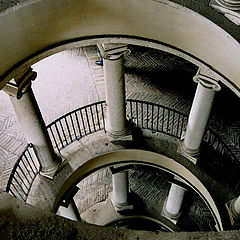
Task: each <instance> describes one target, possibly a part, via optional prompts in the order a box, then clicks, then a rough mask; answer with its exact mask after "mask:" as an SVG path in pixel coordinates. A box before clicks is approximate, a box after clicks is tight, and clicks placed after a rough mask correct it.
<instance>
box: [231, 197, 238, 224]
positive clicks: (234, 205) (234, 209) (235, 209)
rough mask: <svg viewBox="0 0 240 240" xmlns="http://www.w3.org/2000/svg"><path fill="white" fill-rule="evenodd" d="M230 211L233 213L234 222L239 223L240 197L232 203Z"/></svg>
mask: <svg viewBox="0 0 240 240" xmlns="http://www.w3.org/2000/svg"><path fill="white" fill-rule="evenodd" d="M230 211H231V212H232V216H233V220H234V221H237V223H239V221H240V196H239V197H238V198H235V199H233V200H232V201H231V203H230Z"/></svg>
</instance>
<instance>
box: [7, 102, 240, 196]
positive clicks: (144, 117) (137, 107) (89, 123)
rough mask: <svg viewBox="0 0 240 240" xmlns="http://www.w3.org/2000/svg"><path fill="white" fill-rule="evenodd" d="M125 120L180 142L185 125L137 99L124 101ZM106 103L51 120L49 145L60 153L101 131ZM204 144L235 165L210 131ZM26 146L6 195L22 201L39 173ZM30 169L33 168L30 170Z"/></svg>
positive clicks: (174, 115)
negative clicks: (50, 143) (74, 143)
mask: <svg viewBox="0 0 240 240" xmlns="http://www.w3.org/2000/svg"><path fill="white" fill-rule="evenodd" d="M126 111H127V119H128V120H129V121H130V122H132V123H133V124H135V125H136V126H137V127H139V128H142V129H148V130H151V131H153V132H160V133H164V134H167V135H169V136H173V137H175V138H177V139H180V138H181V136H182V134H183V131H184V130H185V128H186V125H187V115H185V114H183V113H181V112H179V111H177V110H175V109H171V108H169V107H166V106H163V105H159V104H155V103H150V102H146V101H141V100H133V99H128V100H127V104H126ZM105 115H106V103H105V101H100V102H96V103H93V104H89V105H86V106H83V107H81V108H78V109H75V110H73V111H71V112H69V113H67V114H65V115H63V116H61V117H60V118H58V119H56V120H54V121H53V122H52V123H50V124H49V125H48V126H47V127H46V128H47V131H48V133H49V136H50V139H51V141H52V144H53V146H54V147H55V148H56V149H57V150H58V152H59V153H60V151H61V150H62V149H64V148H65V147H66V146H68V145H69V144H71V143H73V142H74V141H77V140H79V139H81V138H83V137H85V136H88V135H90V134H92V133H95V132H98V131H100V130H104V131H105V130H106V129H105ZM204 141H205V142H207V144H208V145H209V146H210V147H212V148H213V149H215V150H216V151H217V152H218V153H219V156H220V158H219V160H220V161H229V160H230V161H232V162H234V163H237V162H238V159H237V158H236V156H235V155H234V154H233V152H232V151H231V149H230V148H229V147H228V146H227V145H226V144H225V143H224V142H223V141H222V139H221V138H220V137H219V136H218V135H217V134H216V133H215V132H214V131H213V130H212V129H211V128H209V127H208V128H207V130H206V133H205V135H204ZM32 148H33V146H32V145H31V144H29V145H28V146H27V147H26V149H25V150H24V152H23V153H22V154H21V156H20V157H19V158H18V160H17V162H16V163H15V165H14V168H13V170H12V172H11V175H10V178H9V181H8V184H7V189H6V191H7V192H10V193H11V194H12V195H13V196H15V197H17V198H20V199H22V200H23V201H26V199H27V196H28V194H29V191H30V189H31V185H32V183H33V181H34V179H35V177H36V175H37V174H38V172H39V163H38V161H37V160H36V159H37V157H36V155H35V153H34V151H32ZM33 166H34V168H33Z"/></svg>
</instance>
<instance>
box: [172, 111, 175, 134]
mask: <svg viewBox="0 0 240 240" xmlns="http://www.w3.org/2000/svg"><path fill="white" fill-rule="evenodd" d="M174 120H175V112H174V111H173V118H172V135H174V134H173V130H174Z"/></svg>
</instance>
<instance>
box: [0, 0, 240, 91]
mask: <svg viewBox="0 0 240 240" xmlns="http://www.w3.org/2000/svg"><path fill="white" fill-rule="evenodd" d="M17 2H20V3H18V4H16V3H17ZM175 2H176V1H175ZM179 2H182V1H179ZM183 2H194V1H183ZM14 3H15V4H16V5H14ZM3 4H4V3H3ZM9 4H10V6H11V7H10V8H8V6H9V5H6V8H2V10H3V11H2V12H1V14H0V59H1V61H0V76H2V77H1V84H0V87H3V86H4V84H5V83H6V82H7V81H9V80H10V79H11V78H12V77H14V76H15V75H16V74H17V71H18V70H19V71H20V69H21V68H17V67H18V66H20V65H21V64H23V63H24V62H26V61H28V64H32V63H33V62H36V61H38V59H39V58H41V57H39V58H38V57H37V56H38V54H39V53H41V52H44V51H45V50H49V49H51V48H54V47H56V46H59V45H61V44H66V43H69V42H77V41H79V40H81V39H87V38H97V37H104V36H124V37H125V38H128V37H129V38H131V39H144V40H148V41H150V42H151V41H152V42H155V43H158V42H159V43H162V44H165V45H168V46H171V47H173V48H176V49H180V50H181V51H182V52H184V53H186V54H187V55H190V56H194V58H196V59H198V60H199V61H200V62H204V63H206V65H208V66H209V67H210V68H212V69H213V70H215V71H216V72H218V73H220V74H221V75H222V76H223V77H224V78H225V79H226V80H227V81H228V82H229V83H230V85H231V87H232V89H233V90H234V91H235V93H237V94H238V95H239V89H240V79H239V75H240V68H239V66H238V65H239V62H240V45H239V42H238V41H237V40H235V39H234V38H233V37H232V36H231V35H230V34H228V33H227V32H226V31H224V30H223V29H222V28H220V27H219V26H218V25H216V24H215V23H213V22H212V21H210V20H209V19H207V18H205V17H203V16H202V15H200V14H198V13H196V12H194V11H192V10H190V9H189V8H186V7H184V6H182V5H179V4H177V3H173V2H172V1H167V0H159V1H157V0H121V1H114V0H58V1H54V0H48V1H43V0H27V1H9ZM12 5H14V6H12ZM71 46H73V45H71ZM56 51H59V49H58V50H57V49H55V50H54V49H53V50H52V51H49V52H48V53H47V54H46V55H49V54H53V53H54V52H56ZM29 59H34V60H32V61H31V60H29Z"/></svg>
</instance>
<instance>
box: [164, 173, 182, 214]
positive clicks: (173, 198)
mask: <svg viewBox="0 0 240 240" xmlns="http://www.w3.org/2000/svg"><path fill="white" fill-rule="evenodd" d="M174 179H176V180H180V181H181V179H179V178H178V177H174ZM185 191H186V190H185V189H184V188H183V187H180V186H178V185H176V184H174V183H172V184H171V188H170V191H169V194H168V198H167V202H166V206H165V209H166V212H167V214H168V215H169V216H170V217H173V218H174V217H178V216H179V214H180V210H181V206H182V202H183V198H184V193H185Z"/></svg>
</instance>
